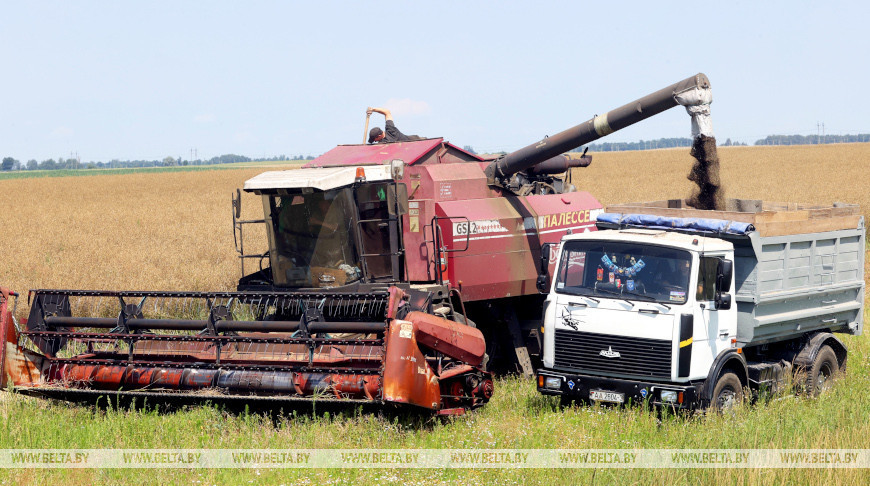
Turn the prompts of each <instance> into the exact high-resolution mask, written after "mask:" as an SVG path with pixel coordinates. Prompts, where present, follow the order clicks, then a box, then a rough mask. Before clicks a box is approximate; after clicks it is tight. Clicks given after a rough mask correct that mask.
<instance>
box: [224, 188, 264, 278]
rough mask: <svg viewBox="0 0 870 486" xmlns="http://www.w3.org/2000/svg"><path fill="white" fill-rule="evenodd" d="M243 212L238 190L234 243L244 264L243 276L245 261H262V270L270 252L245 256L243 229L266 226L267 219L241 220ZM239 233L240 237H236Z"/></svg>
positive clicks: (243, 267)
mask: <svg viewBox="0 0 870 486" xmlns="http://www.w3.org/2000/svg"><path fill="white" fill-rule="evenodd" d="M241 212H242V193H241V191H239V190H238V189H236V193H235V195H233V243H234V244H235V246H236V253H238V254H239V261H240V262H241V264H242V276H243V277H244V276H245V275H246V274H245V259H246V258H256V259H258V260H259V261H260V270H262V269H263V263H262V262H263V259H264V258H266V257H267V256H268V255H269V252H268V251H266V252H265V253H256V254H253V253H252V254H245V238H244V236H243V231H242V229H243V228H244V227H245V225H247V224H266V220H265V219H240V216H241ZM236 233H238V236H236Z"/></svg>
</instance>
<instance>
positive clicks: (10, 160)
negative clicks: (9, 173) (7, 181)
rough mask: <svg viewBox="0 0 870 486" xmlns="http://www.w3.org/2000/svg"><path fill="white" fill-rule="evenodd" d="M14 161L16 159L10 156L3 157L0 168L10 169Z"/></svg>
mask: <svg viewBox="0 0 870 486" xmlns="http://www.w3.org/2000/svg"><path fill="white" fill-rule="evenodd" d="M15 162H17V160H15V159H13V158H12V157H4V158H3V163H2V165H0V170H4V171H5V170H12V167H13V166H14V165H15Z"/></svg>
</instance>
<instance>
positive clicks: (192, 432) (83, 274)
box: [0, 144, 870, 484]
mask: <svg viewBox="0 0 870 486" xmlns="http://www.w3.org/2000/svg"><path fill="white" fill-rule="evenodd" d="M719 155H720V159H721V167H722V169H721V170H722V180H723V185H724V190H725V195H726V197H739V198H753V199H765V200H772V201H793V202H807V203H831V202H834V201H841V202H848V203H855V204H860V205H861V206H862V211H864V212H865V214H866V211H867V209H866V208H870V194H868V191H867V190H866V182H865V181H866V176H867V170H868V168H870V144H851V145H828V146H808V147H733V148H722V149H720V154H719ZM691 165H692V159H691V158H690V157H689V155H688V151H687V150H685V149H681V150H657V151H647V152H624V153H604V154H595V156H594V162H593V164H592V166H590V167H588V168H585V169H579V170H575V173H574V184H575V185H577V186H578V187H580V188H581V189H582V190H586V191H589V192H590V193H592V194H594V195H595V196H597V197H598V198H599V200H600V201H601V202H602V203H604V204H605V205H606V204H614V203H621V202H631V201H647V200H656V199H666V198H676V197H687V196H688V195H689V193H690V191H691V183H690V182H689V181H688V180H686V174H688V172H689V169H690V167H691ZM261 171H262V169H260V168H245V169H237V170H219V171H188V172H171V173H168V172H162V173H149V174H122V175H105V176H101V177H66V178H42V179H16V180H0V195H2V200H3V201H4V202H5V204H3V208H4V218H3V219H4V223H5V227H4V230H3V231H2V236H0V243H2V248H3V265H2V266H0V284H3V285H5V286H8V287H11V288H13V289H15V290H18V291H25V290H26V289H28V288H81V289H149V290H231V289H233V288H234V285H235V282H236V280H237V279H238V277H239V266H238V259H237V258H236V257H235V253H234V251H233V235H232V227H231V216H230V196H231V194H232V193H233V192H234V191H235V189H236V188H237V187H240V186H241V185H242V184H243V183H244V181H245V180H246V179H247V178H249V177H251V176H254V175H256V174H258V173H259V172H261ZM243 199H244V201H243V209H244V214H243V218H258V217H262V214H261V213H262V206H261V204H260V202H259V201H258V200H257V199H256V198H255V197H253V196H250V195H244V194H243ZM260 244H262V237H261V238H260ZM252 249H253V248H252ZM866 318H867V313H865V320H866ZM845 341H846V344H847V346H849V348H850V353H851V354H850V358H849V372H848V374H847V376H846V377H845V378H843V379H842V380H841V381H840V382H839V383H838V384H837V386H836V387H835V388H834V389H833V390H832V391H831V392H829V393H826V394H824V395H823V396H822V397H820V398H818V399H806V398H798V397H791V396H784V397H780V398H778V399H776V400H773V401H770V402H766V403H759V404H755V405H753V406H751V407H743V408H740V409H739V410H737V411H736V412H735V413H734V414H732V415H728V416H725V417H722V416H715V415H709V416H697V417H663V418H661V419H659V418H657V417H656V415H655V414H654V413H652V412H649V411H647V410H643V409H638V408H633V409H624V410H622V409H600V408H574V409H568V410H560V409H559V408H558V407H557V406H556V403H555V402H554V401H553V400H551V399H548V398H545V397H542V396H540V395H538V394H537V393H536V392H535V390H534V386H533V384H532V383H531V382H528V381H523V380H519V379H515V378H506V379H499V380H498V381H497V383H496V395H495V397H494V398H493V400H492V402H491V403H490V404H489V405H487V406H486V407H484V408H483V409H481V410H479V411H477V412H475V413H473V414H470V415H468V416H466V417H461V418H458V419H453V420H448V421H444V422H441V421H438V420H431V419H425V418H416V417H403V416H400V417H378V416H362V415H358V414H356V413H355V412H353V411H349V412H348V413H346V414H341V415H338V416H329V415H322V414H314V415H311V414H301V415H296V416H292V415H291V416H284V417H281V418H278V419H276V420H273V419H270V418H266V417H260V416H256V415H249V414H239V415H234V414H228V413H225V412H222V411H220V410H217V409H215V408H211V407H197V408H193V409H190V410H181V411H177V412H173V413H165V414H163V413H156V412H154V411H128V410H112V409H110V410H100V409H94V408H92V407H82V406H72V405H67V404H63V403H51V402H46V401H42V400H35V399H28V398H24V397H20V396H16V395H10V394H7V393H3V394H0V449H7V448H100V447H108V448H135V447H142V448H198V447H210V448H236V447H245V448H284V447H286V448H321V447H322V448H342V447H377V448H428V447H462V448H476V447H479V448H596V447H601V448H671V449H680V448H715V449H718V448H723V449H737V448H759V449H766V448H771V449H779V448H823V449H850V448H861V449H866V448H867V447H868V445H867V444H868V442H867V437H870V421H868V420H867V417H868V416H870V394H868V390H870V338H868V336H866V335H865V336H862V337H847V338H845ZM868 477H870V475H868V473H867V472H866V471H862V470H841V471H834V470H827V469H818V470H810V469H771V470H728V469H706V470H705V469H698V470H692V469H673V470H635V471H624V470H609V469H601V470H594V469H586V470H577V471H572V470H544V471H538V470H486V469H482V470H458V471H455V470H454V471H451V470H445V471H428V470H388V469H380V470H378V469H374V470H361V471H354V470H314V471H306V470H302V471H281V470H255V469H244V470H227V469H218V470H172V469H166V470H36V471H34V470H5V471H0V483H2V484H24V483H34V482H38V483H52V484H55V483H60V484H116V483H118V482H133V483H153V482H160V483H170V484H174V483H187V484H212V483H267V484H281V483H283V484H312V483H318V484H339V483H346V482H359V483H393V484H437V483H441V482H451V481H458V482H461V483H496V484H526V483H528V484H562V483H566V482H569V481H570V482H574V483H590V484H592V483H596V482H598V483H612V482H619V483H638V482H640V483H650V482H657V483H663V484H671V483H675V484H684V483H688V482H691V483H697V482H704V483H712V482H716V483H738V482H739V483H744V482H750V483H760V482H764V483H770V484H783V483H810V484H823V483H824V484H863V483H866V481H867V480H868Z"/></svg>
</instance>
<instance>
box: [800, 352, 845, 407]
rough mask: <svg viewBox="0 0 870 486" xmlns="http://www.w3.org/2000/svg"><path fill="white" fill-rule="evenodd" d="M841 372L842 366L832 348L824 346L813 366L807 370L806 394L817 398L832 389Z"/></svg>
mask: <svg viewBox="0 0 870 486" xmlns="http://www.w3.org/2000/svg"><path fill="white" fill-rule="evenodd" d="M839 370H840V366H839V363H838V362H837V355H836V354H835V353H834V350H833V349H831V347H830V346H822V348H821V349H819V354H817V355H816V359H814V360H813V365H812V366H811V367H810V369H809V370H807V378H806V384H805V386H804V390H805V391H806V394H807V395H809V396H812V397H815V396H818V395H819V393H821V392H822V391H824V390H827V389H828V388H830V387H831V385H832V383H833V382H834V379H835V378H836V377H837V373H838V372H839Z"/></svg>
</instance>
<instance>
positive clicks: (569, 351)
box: [554, 329, 672, 379]
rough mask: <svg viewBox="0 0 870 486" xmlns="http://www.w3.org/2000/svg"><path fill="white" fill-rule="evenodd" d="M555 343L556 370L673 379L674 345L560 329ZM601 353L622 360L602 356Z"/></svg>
mask: <svg viewBox="0 0 870 486" xmlns="http://www.w3.org/2000/svg"><path fill="white" fill-rule="evenodd" d="M555 343H556V354H555V363H554V364H555V367H557V368H568V369H574V370H584V371H602V372H606V373H613V374H619V375H634V376H644V377H647V376H648V377H660V378H667V379H670V377H671V354H672V343H671V341H666V340H662V339H644V338H637V337H629V336H614V335H612V334H596V333H591V332H578V331H567V330H564V329H557V330H556V334H555ZM602 351H603V352H605V353H607V352H608V351H611V352H612V353H614V354H615V353H619V357H615V356H614V357H606V356H602V355H601V352H602Z"/></svg>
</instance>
